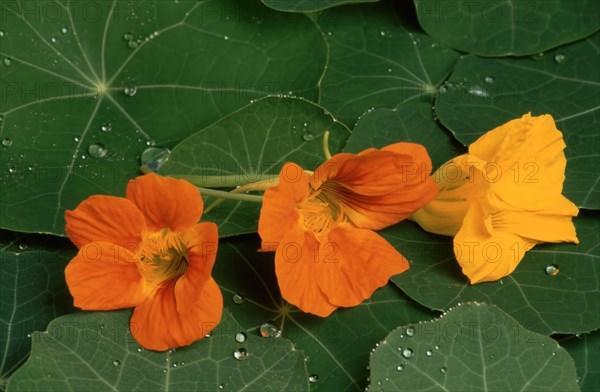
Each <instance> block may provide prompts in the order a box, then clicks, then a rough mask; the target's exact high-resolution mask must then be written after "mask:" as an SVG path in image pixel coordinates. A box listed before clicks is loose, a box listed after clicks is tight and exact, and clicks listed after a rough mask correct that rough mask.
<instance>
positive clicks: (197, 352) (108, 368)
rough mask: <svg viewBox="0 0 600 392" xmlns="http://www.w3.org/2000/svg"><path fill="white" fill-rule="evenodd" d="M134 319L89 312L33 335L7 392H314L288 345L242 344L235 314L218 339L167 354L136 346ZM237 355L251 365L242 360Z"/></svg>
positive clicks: (62, 319) (224, 322)
mask: <svg viewBox="0 0 600 392" xmlns="http://www.w3.org/2000/svg"><path fill="white" fill-rule="evenodd" d="M130 314H131V311H128V310H120V311H114V312H82V313H77V314H72V315H69V316H64V317H60V318H58V319H56V320H54V321H52V322H51V323H50V325H49V327H48V331H47V332H43V333H42V332H36V333H34V335H33V337H32V339H33V349H32V352H31V356H30V358H29V360H28V361H27V363H26V364H25V365H24V366H23V367H22V368H21V369H19V370H18V371H17V372H16V373H15V374H14V375H13V376H12V377H11V379H10V381H9V384H8V391H34V390H37V391H39V390H62V391H69V390H70V391H80V390H86V391H104V390H111V391H217V390H220V389H223V390H231V391H242V390H245V391H281V390H290V391H308V389H309V388H308V376H307V375H306V368H305V366H304V357H303V355H302V354H301V353H300V352H299V351H296V350H295V349H294V347H293V345H292V344H291V343H290V342H289V341H288V340H287V339H277V340H253V341H244V342H243V343H238V341H236V334H237V333H239V332H240V331H241V330H242V329H241V326H240V325H239V324H238V323H237V321H236V320H235V319H234V318H233V317H232V316H231V314H230V313H229V312H224V313H223V320H222V321H221V323H220V324H219V326H218V327H217V328H215V329H214V331H213V332H212V335H211V337H208V338H204V339H202V340H200V341H198V342H196V343H194V344H192V345H191V346H188V347H182V348H179V349H176V350H174V349H171V350H169V351H167V352H153V351H146V350H144V349H142V348H141V347H140V346H139V344H137V343H136V341H135V340H134V339H133V337H132V336H131V334H130V332H129V317H130ZM242 349H243V351H240V350H242ZM236 352H237V353H238V357H243V358H244V359H236V357H235V353H236ZM240 353H242V354H241V355H240ZM244 353H245V355H244ZM220 386H222V387H220Z"/></svg>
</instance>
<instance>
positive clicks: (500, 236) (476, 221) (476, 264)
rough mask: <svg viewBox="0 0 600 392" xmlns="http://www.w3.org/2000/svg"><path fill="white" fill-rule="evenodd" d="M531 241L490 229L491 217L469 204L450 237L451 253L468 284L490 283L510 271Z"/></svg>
mask: <svg viewBox="0 0 600 392" xmlns="http://www.w3.org/2000/svg"><path fill="white" fill-rule="evenodd" d="M534 245H535V242H534V241H527V240H526V239H524V238H522V237H520V236H518V235H516V234H513V233H511V232H503V231H497V230H494V227H493V224H492V216H491V215H490V214H487V213H486V212H485V211H484V208H483V206H482V205H481V204H480V203H473V204H472V205H471V206H470V208H469V210H468V212H467V214H466V215H465V219H464V222H463V225H462V227H461V229H460V230H459V231H458V233H457V234H456V236H455V237H454V254H455V256H456V259H457V260H458V263H459V264H460V266H461V268H462V271H463V273H464V274H465V275H466V276H467V277H468V278H469V280H470V282H471V284H475V283H481V282H491V281H495V280H498V279H502V278H503V277H505V276H507V275H509V274H510V273H512V272H513V271H514V270H515V268H516V267H517V265H518V264H519V263H520V262H521V260H522V259H523V256H525V252H526V251H527V250H529V249H531V248H533V246H534Z"/></svg>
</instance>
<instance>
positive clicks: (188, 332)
mask: <svg viewBox="0 0 600 392" xmlns="http://www.w3.org/2000/svg"><path fill="white" fill-rule="evenodd" d="M173 289H174V283H170V284H168V285H165V286H163V287H161V288H160V289H158V290H157V291H156V292H155V294H154V295H153V296H152V297H151V298H149V299H148V300H147V301H145V302H144V303H142V304H140V305H138V306H136V308H135V310H134V311H133V315H132V316H131V321H130V329H131V333H132V335H133V337H134V338H135V340H137V341H138V343H140V344H141V345H142V346H143V347H145V348H147V349H149V350H156V351H164V350H168V349H169V348H172V347H181V346H187V345H190V344H192V343H194V342H195V341H196V340H199V339H202V338H203V337H204V336H205V335H206V334H207V333H209V332H210V331H212V330H213V329H214V328H215V327H216V326H217V324H218V323H219V321H221V314H222V311H223V296H222V294H221V290H220V289H219V286H217V284H216V282H215V281H214V280H213V279H212V278H211V279H210V280H209V281H207V282H206V284H205V285H204V289H203V290H202V292H201V293H200V297H201V299H202V300H201V301H197V302H196V303H195V304H194V307H193V309H190V310H189V311H187V312H185V313H179V312H178V311H177V301H176V299H175V294H174V290H173Z"/></svg>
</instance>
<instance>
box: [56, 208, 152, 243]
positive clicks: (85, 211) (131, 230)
mask: <svg viewBox="0 0 600 392" xmlns="http://www.w3.org/2000/svg"><path fill="white" fill-rule="evenodd" d="M65 219H66V221H67V226H66V227H65V231H66V232H67V235H68V236H69V238H70V239H71V241H72V242H73V243H74V244H75V245H76V246H77V247H78V248H81V247H82V246H84V245H86V244H88V243H91V242H94V241H107V242H112V243H113V245H119V246H122V247H125V248H128V249H132V248H135V247H136V246H137V245H138V244H139V242H140V240H141V233H142V231H143V230H144V229H145V227H146V225H145V223H144V216H143V215H142V213H141V212H140V211H139V210H138V209H137V207H136V206H135V204H133V203H132V202H131V201H129V200H127V199H124V198H122V197H113V196H90V197H88V198H87V199H86V200H84V201H83V202H81V204H79V206H77V208H75V209H74V210H72V211H67V212H66V213H65Z"/></svg>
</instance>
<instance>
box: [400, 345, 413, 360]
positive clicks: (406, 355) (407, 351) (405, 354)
mask: <svg viewBox="0 0 600 392" xmlns="http://www.w3.org/2000/svg"><path fill="white" fill-rule="evenodd" d="M413 355H415V354H414V353H413V350H411V349H410V348H405V349H404V350H402V356H403V357H404V358H406V359H408V358H412V357H413Z"/></svg>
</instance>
